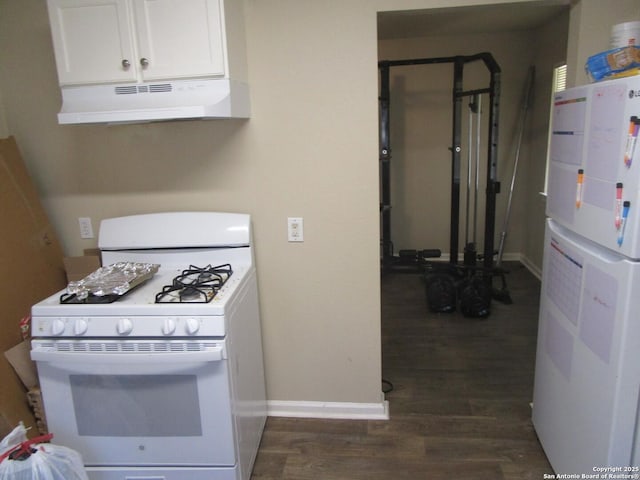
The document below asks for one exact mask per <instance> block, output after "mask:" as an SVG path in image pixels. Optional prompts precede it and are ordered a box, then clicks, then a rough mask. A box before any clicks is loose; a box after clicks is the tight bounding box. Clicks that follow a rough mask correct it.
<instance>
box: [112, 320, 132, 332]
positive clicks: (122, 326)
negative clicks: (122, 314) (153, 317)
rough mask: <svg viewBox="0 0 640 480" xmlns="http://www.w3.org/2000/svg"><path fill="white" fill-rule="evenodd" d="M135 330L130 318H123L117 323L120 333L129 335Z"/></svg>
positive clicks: (117, 329)
mask: <svg viewBox="0 0 640 480" xmlns="http://www.w3.org/2000/svg"><path fill="white" fill-rule="evenodd" d="M132 330H133V323H132V322H131V320H129V319H128V318H121V319H120V320H118V323H117V324H116V331H117V332H118V335H129V334H130V333H131V331H132Z"/></svg>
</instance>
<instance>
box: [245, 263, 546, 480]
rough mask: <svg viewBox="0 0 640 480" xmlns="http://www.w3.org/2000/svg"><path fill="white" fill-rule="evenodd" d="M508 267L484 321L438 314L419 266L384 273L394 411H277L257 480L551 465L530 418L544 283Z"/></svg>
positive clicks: (486, 472) (502, 475) (512, 472)
mask: <svg viewBox="0 0 640 480" xmlns="http://www.w3.org/2000/svg"><path fill="white" fill-rule="evenodd" d="M505 266H506V268H507V269H508V270H509V273H508V274H507V276H506V281H507V292H508V293H509V295H510V296H511V298H512V300H513V303H512V304H504V303H500V302H498V301H496V300H494V301H493V302H492V310H491V315H490V316H489V317H488V318H487V319H483V320H479V319H470V318H465V317H463V316H462V315H461V314H459V313H457V312H456V313H452V314H434V313H431V312H429V311H428V309H427V303H426V295H425V285H424V282H423V280H422V277H421V276H420V275H418V274H411V273H391V274H386V275H384V276H383V277H382V354H383V378H385V379H386V380H388V381H390V382H392V383H393V386H394V388H393V391H391V392H389V393H388V394H387V395H386V398H387V400H389V408H390V416H391V418H390V420H388V421H373V420H371V421H361V420H319V419H302V418H277V417H272V418H269V419H268V421H267V425H266V428H265V432H264V436H263V439H262V443H261V446H260V450H259V452H258V457H257V459H256V463H255V467H254V471H253V475H252V477H251V479H252V480H275V479H279V480H294V479H295V480H306V479H314V480H317V479H322V480H360V479H362V480H365V479H366V480H382V479H384V480H388V479H394V480H405V479H407V480H409V479H411V480H414V479H423V478H428V479H433V480H440V479H447V480H450V479H451V478H456V479H460V480H475V479H482V480H486V479H493V480H529V479H531V480H533V479H536V480H538V479H541V478H543V476H544V474H545V473H547V474H549V473H553V472H552V469H551V467H550V465H549V463H548V462H547V459H546V457H545V455H544V452H543V451H542V448H541V446H540V444H539V442H538V440H537V437H536V434H535V431H534V429H533V425H532V424H531V409H530V402H531V399H532V396H533V369H534V362H535V346H536V335H537V316H538V299H539V294H540V292H539V288H540V285H539V282H538V280H537V279H536V278H535V277H534V276H533V275H531V273H530V272H528V271H527V270H526V269H525V268H524V267H522V266H521V265H519V264H517V263H505ZM496 285H499V282H498V281H496Z"/></svg>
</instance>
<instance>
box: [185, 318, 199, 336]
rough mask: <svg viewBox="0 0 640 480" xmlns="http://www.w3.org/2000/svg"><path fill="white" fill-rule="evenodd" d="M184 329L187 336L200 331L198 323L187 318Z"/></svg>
mask: <svg viewBox="0 0 640 480" xmlns="http://www.w3.org/2000/svg"><path fill="white" fill-rule="evenodd" d="M186 329H187V333H188V334H189V335H195V334H196V333H198V330H200V322H199V321H198V319H196V318H188V319H187V324H186Z"/></svg>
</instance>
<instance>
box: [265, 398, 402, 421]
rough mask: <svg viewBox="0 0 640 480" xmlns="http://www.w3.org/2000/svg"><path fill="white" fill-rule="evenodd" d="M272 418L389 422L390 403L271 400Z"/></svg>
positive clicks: (269, 408)
mask: <svg viewBox="0 0 640 480" xmlns="http://www.w3.org/2000/svg"><path fill="white" fill-rule="evenodd" d="M267 415H268V416H270V417H299V418H335V419H350V420H389V402H388V401H386V400H383V401H382V402H381V403H350V402H308V401H307V402H305V401H300V402H295V401H278V400H269V401H268V402H267Z"/></svg>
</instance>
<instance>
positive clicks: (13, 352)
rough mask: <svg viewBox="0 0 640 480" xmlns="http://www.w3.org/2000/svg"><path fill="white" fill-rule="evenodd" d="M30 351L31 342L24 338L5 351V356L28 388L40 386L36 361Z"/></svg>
mask: <svg viewBox="0 0 640 480" xmlns="http://www.w3.org/2000/svg"><path fill="white" fill-rule="evenodd" d="M30 351H31V342H30V341H29V340H24V341H23V342H20V343H19V344H18V345H16V346H15V347H13V348H10V349H9V350H7V351H6V352H4V356H5V358H6V359H7V361H8V362H9V364H10V365H11V366H12V367H13V369H14V370H15V372H16V374H17V375H18V377H19V378H20V381H21V382H22V384H23V385H24V386H25V388H26V389H27V390H29V389H31V388H34V387H37V386H38V371H37V369H36V364H35V362H34V361H33V360H31V356H30V354H29V352H30Z"/></svg>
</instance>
